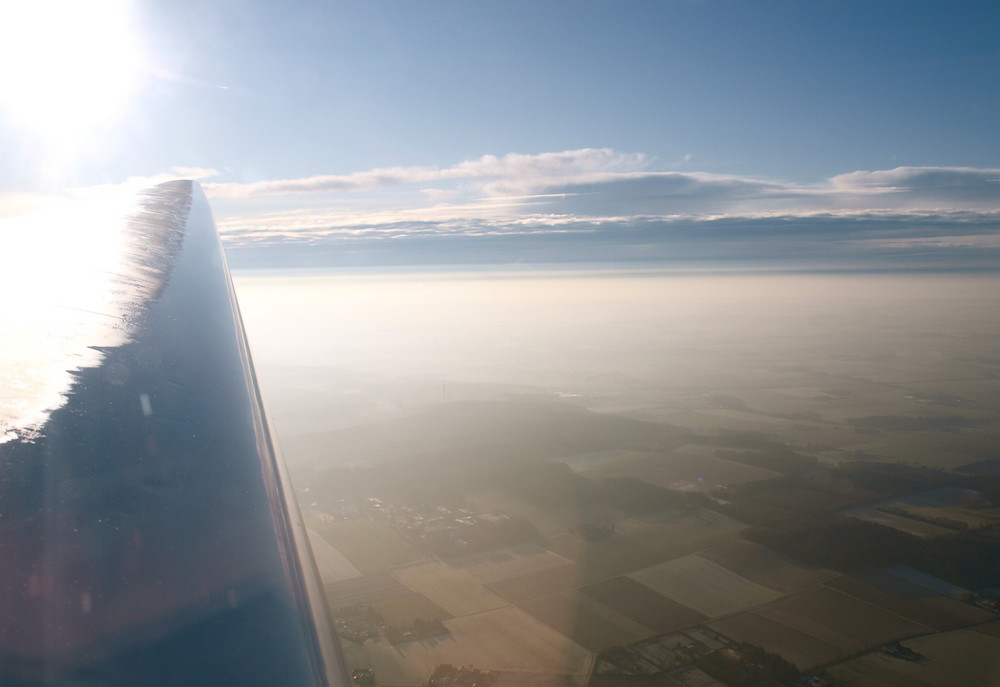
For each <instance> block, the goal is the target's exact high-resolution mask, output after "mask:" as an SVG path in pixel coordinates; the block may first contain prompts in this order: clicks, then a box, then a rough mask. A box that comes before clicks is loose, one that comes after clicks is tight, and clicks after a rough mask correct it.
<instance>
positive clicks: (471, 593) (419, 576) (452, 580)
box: [393, 563, 507, 617]
mask: <svg viewBox="0 0 1000 687" xmlns="http://www.w3.org/2000/svg"><path fill="white" fill-rule="evenodd" d="M393 575H394V576H395V577H396V579H397V580H399V581H400V582H402V583H403V584H405V585H406V586H407V587H409V588H410V589H412V590H413V591H415V592H417V593H418V594H423V595H424V596H426V597H427V598H428V599H430V600H431V601H433V602H434V603H435V604H437V605H438V606H440V607H441V608H443V609H445V611H447V612H448V613H449V614H450V615H453V616H456V617H458V616H463V615H472V614H475V613H482V612H483V611H489V610H493V609H495V608H500V607H502V606H506V605H507V602H506V601H504V600H503V599H502V598H501V597H499V596H497V595H496V594H494V593H493V592H491V591H490V590H488V589H486V587H484V586H483V585H482V584H480V583H479V582H478V581H477V580H476V579H475V578H474V577H471V576H469V575H466V574H465V573H463V572H460V571H458V570H454V569H452V568H449V567H448V566H446V565H442V564H440V563H424V564H421V565H413V566H409V567H406V568H398V569H396V570H394V571H393Z"/></svg>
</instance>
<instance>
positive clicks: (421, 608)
mask: <svg viewBox="0 0 1000 687" xmlns="http://www.w3.org/2000/svg"><path fill="white" fill-rule="evenodd" d="M371 605H372V608H374V609H375V610H376V611H377V612H378V614H379V615H380V616H382V617H383V618H384V619H385V621H386V622H387V623H389V624H390V625H394V626H396V627H410V626H412V625H413V623H414V621H416V620H434V619H435V618H437V619H439V620H444V619H445V618H448V617H450V615H449V613H448V612H447V611H446V610H444V609H443V608H441V607H440V606H438V605H437V604H436V603H434V602H433V601H431V600H430V599H428V598H427V597H426V596H423V595H421V594H417V593H416V592H411V593H409V594H406V595H405V596H395V597H392V598H389V599H380V600H378V601H375V602H372V604H371Z"/></svg>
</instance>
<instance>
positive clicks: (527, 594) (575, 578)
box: [487, 565, 581, 603]
mask: <svg viewBox="0 0 1000 687" xmlns="http://www.w3.org/2000/svg"><path fill="white" fill-rule="evenodd" d="M580 584H581V578H580V571H579V570H578V569H577V567H576V566H575V565H564V566H561V567H559V568H549V569H548V570H539V571H538V572H533V573H527V574H525V575H521V576H519V577H511V578H508V579H506V580H499V581H497V582H493V583H490V584H488V585H487V587H488V588H489V589H491V590H492V591H494V592H496V593H497V594H500V595H502V596H504V597H505V598H507V599H510V600H511V601H512V602H514V603H520V602H522V601H528V600H529V599H535V598H537V597H540V596H548V595H549V594H556V593H558V592H562V591H566V590H570V589H573V588H575V587H578V586H580Z"/></svg>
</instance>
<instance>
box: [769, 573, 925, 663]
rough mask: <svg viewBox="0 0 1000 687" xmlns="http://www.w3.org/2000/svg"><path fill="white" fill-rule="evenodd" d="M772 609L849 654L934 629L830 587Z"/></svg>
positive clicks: (776, 603)
mask: <svg viewBox="0 0 1000 687" xmlns="http://www.w3.org/2000/svg"><path fill="white" fill-rule="evenodd" d="M769 608H771V609H773V610H774V611H776V612H777V614H778V615H780V617H782V618H783V622H786V624H788V625H789V626H791V627H793V628H794V629H798V630H800V631H803V632H806V633H811V630H819V631H820V633H819V634H818V635H817V636H818V638H820V639H823V640H824V641H826V640H827V639H828V638H829V639H830V641H831V642H832V643H834V644H835V645H837V646H838V647H840V648H842V649H844V650H845V651H846V652H848V653H852V652H854V651H860V650H862V649H865V648H868V647H872V646H877V645H879V644H884V643H885V642H888V641H891V640H893V639H895V638H896V637H905V636H907V635H913V634H921V633H924V632H927V631H928V630H929V629H930V628H928V627H927V626H926V625H922V624H919V623H916V622H914V621H912V620H907V619H905V618H901V617H899V616H898V615H896V614H894V613H892V612H890V611H887V610H885V609H883V608H880V607H879V606H876V605H874V604H871V603H868V602H866V601H861V600H860V599H857V598H855V597H853V596H850V595H848V594H845V593H843V592H840V591H837V590H835V589H830V588H828V587H817V588H815V589H810V590H808V591H805V592H803V593H801V594H797V595H795V596H791V597H787V598H785V599H781V600H780V601H776V602H774V603H773V604H771V605H770V606H769Z"/></svg>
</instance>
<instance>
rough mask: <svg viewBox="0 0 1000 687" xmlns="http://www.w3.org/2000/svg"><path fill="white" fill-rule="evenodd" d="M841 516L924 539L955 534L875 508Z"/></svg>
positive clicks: (944, 528) (845, 512)
mask: <svg viewBox="0 0 1000 687" xmlns="http://www.w3.org/2000/svg"><path fill="white" fill-rule="evenodd" d="M843 514H844V515H849V516H851V517H852V518H857V519H858V520H867V521H868V522H874V523H876V524H879V525H885V526H886V527H893V528H895V529H897V530H900V531H901V532H907V533H909V534H912V535H915V536H917V537H922V538H924V539H931V538H933V537H950V536H953V535H954V534H955V532H956V530H953V529H950V528H948V527H942V526H941V525H933V524H931V523H929V522H924V521H922V520H914V519H913V518H908V517H906V516H904V515H896V514H895V513H885V512H883V511H880V510H878V509H877V508H876V507H875V506H864V507H862V508H852V509H851V510H846V511H844V512H843Z"/></svg>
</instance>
